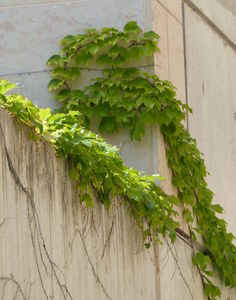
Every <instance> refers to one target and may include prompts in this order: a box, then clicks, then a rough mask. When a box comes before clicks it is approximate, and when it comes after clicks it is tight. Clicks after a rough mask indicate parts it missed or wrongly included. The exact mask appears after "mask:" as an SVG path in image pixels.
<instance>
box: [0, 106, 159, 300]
mask: <svg viewBox="0 0 236 300" xmlns="http://www.w3.org/2000/svg"><path fill="white" fill-rule="evenodd" d="M1 128H2V129H3V132H2V131H1ZM4 138H5V140H6V148H5V145H4ZM0 145H1V147H0V166H1V170H0V190H1V193H0V207H1V209H0V256H1V258H2V259H1V260H0V298H1V299H4V300H11V299H19V300H21V299H27V300H30V299H32V300H36V299H37V300H39V299H40V300H41V299H50V300H52V299H55V300H60V299H69V300H71V299H74V300H78V299H81V300H94V299H96V300H97V299H98V300H99V299H100V300H103V299H113V300H116V299H117V300H120V299H124V300H130V299H137V300H142V299H143V300H147V299H152V300H156V299H158V300H159V297H158V293H159V286H158V278H157V269H158V268H157V265H156V257H155V255H154V253H153V251H152V250H147V249H144V246H143V240H142V235H141V232H140V230H139V229H138V227H137V224H136V223H135V222H134V221H133V220H132V218H131V214H130V211H129V210H128V208H126V207H125V206H124V205H123V204H122V203H123V201H120V200H119V199H117V200H116V201H114V205H113V206H112V208H111V209H110V211H109V213H107V211H106V210H105V209H104V207H102V206H100V205H98V204H95V208H93V209H91V210H85V209H82V208H81V207H80V205H79V196H78V195H76V193H75V187H74V186H73V185H72V184H71V181H70V179H69V177H68V172H67V171H68V170H67V167H66V164H65V162H64V161H58V160H57V159H56V158H55V155H54V153H53V151H52V150H51V149H50V147H49V146H47V145H45V144H44V143H40V144H39V145H38V147H37V146H36V144H35V143H34V142H33V141H29V140H28V136H27V130H24V129H23V131H22V133H21V134H19V128H16V126H15V125H14V124H13V120H12V117H10V116H9V114H8V113H6V112H4V111H3V110H2V109H0ZM7 153H8V155H9V159H10V160H11V162H12V168H14V170H15V171H14V172H15V174H14V176H13V174H12V170H10V168H9V161H8V159H7ZM17 178H19V180H20V182H19V181H18V179H17ZM21 184H22V185H23V187H24V188H25V191H23V190H22V187H21ZM67 289H68V291H69V293H70V295H71V296H69V293H67V291H66V290H67ZM16 294H17V296H16V297H15V298H14V296H15V295H16ZM63 294H64V296H65V297H64V296H63ZM23 295H24V297H23ZM46 295H47V296H46Z"/></svg>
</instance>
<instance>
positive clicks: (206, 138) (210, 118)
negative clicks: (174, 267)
mask: <svg viewBox="0 0 236 300" xmlns="http://www.w3.org/2000/svg"><path fill="white" fill-rule="evenodd" d="M185 2H186V4H185V5H184V14H185V18H184V19H185V40H186V75H187V82H186V84H187V101H188V104H189V105H190V106H191V107H192V108H193V115H189V117H188V128H189V131H190V132H191V134H192V135H193V136H194V137H195V138H196V139H197V145H198V147H199V148H200V150H201V152H203V153H204V158H205V163H206V166H207V169H208V170H209V172H210V176H209V177H208V178H207V181H208V184H209V187H210V188H211V189H212V190H213V192H214V193H215V198H214V201H215V202H216V203H220V204H221V205H222V206H223V207H224V209H225V213H224V218H225V220H226V221H227V222H228V229H229V230H230V231H231V232H233V233H234V235H236V218H235V212H236V202H235V199H236V198H235V197H236V186H235V182H236V114H235V112H236V84H235V83H236V81H235V78H236V14H235V9H236V3H235V1H223V0H217V1H215V0H208V1H206V0H203V1H202V0H194V1H192V3H193V4H194V5H195V6H196V7H195V6H194V5H191V3H190V1H185ZM227 297H229V298H227ZM222 299H236V290H235V289H233V290H227V289H223V294H222Z"/></svg>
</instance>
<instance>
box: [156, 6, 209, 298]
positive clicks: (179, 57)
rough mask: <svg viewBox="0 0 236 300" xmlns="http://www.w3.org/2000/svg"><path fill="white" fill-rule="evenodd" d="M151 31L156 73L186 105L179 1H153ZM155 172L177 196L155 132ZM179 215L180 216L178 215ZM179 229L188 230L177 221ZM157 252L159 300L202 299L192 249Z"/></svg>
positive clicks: (183, 247) (162, 248) (177, 246)
mask: <svg viewBox="0 0 236 300" xmlns="http://www.w3.org/2000/svg"><path fill="white" fill-rule="evenodd" d="M152 5H153V6H152V11H153V15H152V19H153V29H154V30H155V31H156V32H157V33H158V34H159V35H160V43H159V47H160V54H157V55H155V72H156V73H157V74H158V75H159V77H160V78H161V79H163V80H166V79H167V80H170V81H171V82H172V83H173V84H174V85H175V86H176V88H177V91H176V92H177V97H178V98H179V99H181V100H182V101H183V102H185V98H186V96H185V70H184V43H183V25H182V3H181V1H180V0H174V1H173V0H171V1H167V0H160V1H159V0H153V1H152ZM158 170H159V173H160V174H162V175H163V176H164V177H165V178H166V182H164V183H162V187H163V188H164V190H165V191H166V192H167V193H169V194H172V193H176V190H175V188H174V187H173V186H172V184H171V171H170V170H169V168H168V166H167V162H166V156H165V146H164V141H163V138H162V135H161V134H160V132H158ZM180 215H181V212H180ZM180 222H181V223H182V228H183V229H184V230H185V231H186V232H187V228H186V226H185V224H184V222H183V220H182V218H181V217H180ZM159 252H160V291H161V299H162V300H187V299H195V300H201V299H205V297H204V295H203V289H202V283H201V279H200V276H199V274H198V271H197V269H196V268H193V266H192V249H191V247H189V246H188V245H187V244H185V243H184V242H183V241H182V240H181V239H179V238H178V237H177V240H176V243H175V244H174V245H172V244H171V242H170V241H168V240H165V241H164V243H163V245H162V246H160V247H159Z"/></svg>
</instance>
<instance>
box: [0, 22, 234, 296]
mask: <svg viewBox="0 0 236 300" xmlns="http://www.w3.org/2000/svg"><path fill="white" fill-rule="evenodd" d="M158 39H159V37H158V35H157V34H156V33H154V32H152V31H149V32H145V33H143V32H142V30H141V28H140V27H139V26H138V25H137V24H136V22H129V23H127V24H126V25H125V27H124V30H123V31H119V30H117V29H115V28H103V29H101V30H96V29H90V30H88V31H86V32H85V33H84V34H78V35H75V36H72V35H69V36H66V37H65V38H64V39H63V40H62V41H61V42H60V45H61V53H60V54H56V55H53V56H52V57H51V58H50V59H49V60H48V63H47V64H48V65H49V66H50V67H51V68H52V70H51V74H52V80H51V81H50V82H49V85H48V88H49V90H50V91H52V92H54V93H55V98H56V99H57V100H58V101H60V102H61V103H62V105H61V108H60V109H59V110H57V111H54V112H52V113H51V111H50V109H49V108H47V109H39V108H38V107H36V106H35V105H34V104H33V103H32V102H31V101H29V100H27V99H25V98H24V97H23V96H21V95H14V94H10V95H8V94H7V95H6V94H5V93H6V92H7V91H9V90H10V89H12V88H13V87H14V85H13V84H11V83H9V82H7V81H5V80H2V81H1V82H0V106H1V107H3V108H5V109H7V110H8V111H9V112H10V113H11V114H13V115H14V117H15V118H16V119H17V120H18V121H20V122H23V123H24V124H26V125H27V126H28V127H29V128H30V132H31V137H33V138H34V139H36V140H40V139H44V140H46V141H48V142H49V143H50V144H51V145H52V147H53V148H54V149H55V152H56V154H57V156H58V157H59V158H60V157H65V158H66V159H67V160H68V162H69V165H70V174H71V177H72V179H73V180H74V181H75V182H76V183H77V186H78V189H79V191H80V193H81V194H80V201H81V202H85V203H86V205H87V206H93V199H94V198H96V199H98V200H99V201H100V202H102V203H103V204H105V205H106V206H107V207H109V205H110V203H111V201H112V199H114V196H115V195H118V196H120V197H122V198H123V199H124V201H125V202H126V203H127V204H128V205H129V206H130V208H131V210H132V213H133V215H134V217H135V218H136V220H137V221H138V224H140V225H141V226H142V228H143V232H144V238H145V245H146V247H147V248H148V247H150V242H151V241H152V240H154V241H159V240H160V236H163V237H165V236H166V235H167V234H168V236H169V238H170V239H171V241H172V242H174V241H175V238H176V233H178V232H180V231H179V223H178V222H177V221H176V216H177V211H176V207H177V206H180V207H181V208H182V211H183V215H184V217H185V220H186V223H187V224H188V228H189V232H190V241H191V243H192V246H193V259H192V260H193V264H194V265H195V266H197V268H198V270H199V273H200V275H201V278H202V282H203V285H204V288H205V294H206V295H207V296H208V298H209V299H216V298H217V297H218V296H220V290H219V288H218V287H216V286H215V285H214V284H213V283H212V280H211V277H213V272H212V271H210V270H209V267H210V266H213V270H214V269H216V270H217V271H218V274H219V275H220V277H221V278H222V279H223V280H224V282H225V284H226V285H227V286H230V287H236V271H235V270H236V247H235V246H234V244H233V241H234V240H235V237H234V236H233V234H231V233H228V232H227V228H226V222H225V221H224V220H223V219H222V218H220V217H219V216H218V214H221V213H222V212H223V209H222V207H221V206H220V205H218V204H212V199H213V193H212V191H210V190H209V189H208V188H207V183H206V180H205V177H206V175H207V170H206V167H205V164H204V161H203V158H202V155H201V153H200V152H199V150H198V149H197V146H196V141H195V140H194V139H193V138H192V137H191V136H190V134H189V133H188V132H187V131H186V130H185V128H184V126H183V121H184V119H185V117H186V112H187V111H190V112H191V109H190V108H189V107H188V106H187V105H186V104H183V103H182V102H181V101H179V100H177V99H176V92H175V88H174V86H173V85H172V84H171V83H170V82H169V81H163V80H160V79H159V78H158V76H156V75H154V74H149V73H147V72H145V71H144V69H143V66H144V64H147V62H146V58H148V57H151V56H152V55H153V53H154V52H155V51H158V50H159V49H158V46H157V45H158ZM138 62H139V65H138ZM99 65H100V67H99ZM94 66H95V67H94ZM84 69H86V70H87V69H91V70H100V75H99V77H97V78H94V79H92V80H91V81H90V83H89V84H88V85H87V86H85V87H84V88H81V89H74V88H72V87H73V86H78V84H79V80H80V78H81V77H82V76H83V70H84ZM73 81H74V82H73ZM94 119H97V120H98V124H99V126H98V130H99V131H100V132H101V133H103V132H106V131H108V132H115V131H118V130H121V129H122V128H126V129H128V130H129V131H130V137H131V139H133V140H141V139H142V137H143V135H144V134H145V127H147V126H149V125H158V126H160V129H161V133H162V134H163V137H164V141H165V145H166V154H167V159H168V166H169V167H170V169H171V170H172V175H173V176H172V182H173V185H174V186H176V188H177V190H178V197H175V196H173V195H171V196H170V195H167V194H166V193H164V192H163V190H162V189H161V188H160V186H159V185H158V184H157V180H161V179H162V178H161V177H160V176H159V175H152V176H148V175H143V173H141V172H138V171H137V170H135V169H133V168H128V167H127V166H125V165H124V163H123V161H122V159H121V158H120V156H119V151H118V149H117V148H116V147H115V146H112V145H109V144H108V143H106V142H105V141H104V140H103V139H102V138H101V137H100V136H99V135H97V134H95V133H93V132H91V131H89V130H88V129H89V126H90V122H91V120H94ZM195 220H196V222H195ZM198 235H200V236H202V238H203V241H204V245H205V250H203V251H201V252H197V251H196V250H195V247H194V242H196V241H197V237H198Z"/></svg>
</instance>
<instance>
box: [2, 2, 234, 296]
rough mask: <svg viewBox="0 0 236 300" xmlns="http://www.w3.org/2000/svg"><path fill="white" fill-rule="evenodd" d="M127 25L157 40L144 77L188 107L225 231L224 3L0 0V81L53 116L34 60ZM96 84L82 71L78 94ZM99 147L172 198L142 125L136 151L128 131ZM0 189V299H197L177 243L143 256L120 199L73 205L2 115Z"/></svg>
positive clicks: (193, 277) (228, 66)
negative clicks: (164, 85)
mask: <svg viewBox="0 0 236 300" xmlns="http://www.w3.org/2000/svg"><path fill="white" fill-rule="evenodd" d="M219 15H220V16H221V17H220V18H219ZM130 20H136V21H137V22H138V23H139V24H140V25H141V26H142V28H144V29H145V30H149V29H153V30H155V31H156V32H157V33H158V34H159V35H160V44H159V46H160V50H161V53H160V54H157V55H155V57H154V68H149V70H150V71H153V70H154V71H155V73H157V74H158V75H159V76H160V78H161V79H168V80H170V81H172V83H173V84H174V85H175V86H176V88H177V96H178V98H179V99H181V100H182V101H183V102H187V103H188V104H189V105H190V106H191V107H193V111H194V114H193V115H191V116H188V119H187V121H186V123H185V127H186V128H188V129H189V130H190V132H191V133H192V134H193V136H194V137H196V139H197V144H198V145H199V147H200V150H201V151H202V152H203V153H204V157H205V160H206V164H207V168H208V170H209V171H210V173H211V176H210V177H209V178H208V182H209V185H210V188H212V189H213V191H214V192H215V195H216V197H215V201H216V202H220V203H221V204H222V206H223V207H224V208H225V218H226V220H227V221H228V223H229V229H230V230H231V231H233V232H234V233H235V234H236V223H235V211H236V207H235V204H234V203H235V201H234V198H235V194H236V190H235V184H234V182H235V180H236V173H235V170H236V156H235V154H236V151H235V149H236V139H235V137H236V134H235V132H236V131H235V129H236V128H235V126H236V122H235V120H236V106H235V105H236V99H235V95H236V90H235V87H236V85H235V78H236V73H235V70H236V59H235V49H234V45H235V42H236V36H235V32H236V25H235V24H236V23H235V22H236V21H235V20H236V17H235V5H234V3H233V1H231V0H228V1H224V0H204V1H203V0H183V1H181V0H152V1H151V0H128V1H127V0H126V1H124V0H116V1H114V0H96V1H95V0H74V1H70V0H67V1H66V0H54V1H53V0H34V1H33V0H0V77H4V78H8V79H9V80H11V81H13V82H18V83H19V88H18V91H20V92H21V93H23V94H24V95H25V96H26V97H28V98H31V99H32V100H33V101H34V102H35V103H36V104H38V105H39V106H41V107H46V106H50V107H52V108H55V107H57V104H56V102H51V100H50V99H51V97H52V95H50V94H49V93H48V91H47V83H48V81H49V80H50V74H49V70H48V69H47V68H46V67H45V63H46V61H47V59H48V58H49V57H50V56H51V55H52V54H54V53H56V52H58V51H59V48H58V46H57V43H58V41H59V40H60V39H61V38H63V37H64V36H65V35H67V34H75V33H77V32H81V31H83V29H85V28H89V27H96V28H101V27H107V26H115V27H117V28H120V29H121V28H122V27H123V26H124V24H125V23H126V22H128V21H130ZM144 63H147V64H150V63H153V60H148V61H144ZM95 75H97V73H96V72H94V71H89V70H88V71H86V72H85V75H84V78H85V80H84V81H83V82H82V85H83V84H84V83H85V81H86V80H88V79H89V78H91V77H93V76H95ZM106 139H107V140H108V141H109V142H111V143H112V144H116V145H117V146H118V147H120V148H121V155H122V156H123V158H124V160H125V162H126V163H127V164H128V165H130V166H131V165H133V166H134V167H136V168H138V169H140V170H144V171H147V172H148V173H156V172H157V171H158V172H159V173H161V174H162V175H164V176H165V178H166V182H165V183H162V187H163V188H164V189H165V191H166V192H168V193H176V190H175V188H174V187H173V186H172V184H171V172H170V170H169V169H168V166H167V163H166V157H165V148H164V142H163V139H162V137H161V134H160V132H159V130H158V128H155V127H153V128H149V129H148V130H147V133H146V136H145V138H144V140H143V141H142V142H141V143H133V142H131V141H130V139H129V134H128V133H127V132H123V133H121V134H116V135H113V136H111V135H107V136H106ZM0 191H1V192H0V255H1V257H2V258H3V259H1V261H0V298H1V299H4V300H5V299H6V300H9V299H10V300H11V299H36V300H37V299H50V300H51V299H55V300H57V299H59V300H60V299H70V300H71V299H73V300H75V299H79V300H80V299H81V300H84V299H86V300H90V299H98V300H100V299H101V300H103V299H112V300H120V299H122V300H133V299H135V300H136V299H137V300H139V299H140V300H141V299H143V300H144V299H145V300H146V299H153V300H154V299H157V300H188V299H195V300H201V299H205V297H204V294H203V289H202V283H201V280H200V277H199V274H198V272H197V269H196V268H193V267H192V262H191V256H192V249H191V247H190V246H189V245H187V244H186V243H185V242H183V241H182V240H181V239H179V238H177V241H176V243H175V244H174V245H172V244H171V243H170V242H169V241H168V239H167V240H164V241H163V245H161V246H158V247H155V249H150V250H146V249H144V247H143V240H142V235H141V231H140V230H139V228H138V226H137V224H136V223H135V222H134V220H133V219H132V217H131V216H130V211H129V209H128V208H127V207H126V206H125V205H124V202H123V200H120V199H115V201H114V204H113V206H112V207H111V209H110V211H109V212H107V211H106V210H105V209H104V207H102V206H101V205H99V204H98V203H96V202H95V207H94V208H93V209H89V210H86V209H84V208H83V207H81V206H80V204H79V195H78V193H77V192H76V189H75V187H74V186H73V183H71V181H70V179H69V176H68V169H67V164H66V163H65V162H64V161H63V160H61V161H58V160H57V158H56V157H55V154H54V153H53V151H52V150H51V149H50V147H49V146H48V145H46V144H44V143H40V144H39V145H38V146H37V145H35V144H34V142H32V141H29V140H28V133H27V130H26V129H23V131H22V132H21V133H19V128H18V127H16V125H14V123H13V120H12V117H10V116H9V115H8V113H6V112H5V111H3V110H0ZM180 222H181V226H182V229H183V230H185V231H186V232H187V228H186V225H185V224H184V222H183V220H182V219H181V218H180ZM222 288H223V286H222ZM222 299H230V300H233V299H236V294H235V290H228V289H225V288H223V295H222Z"/></svg>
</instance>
